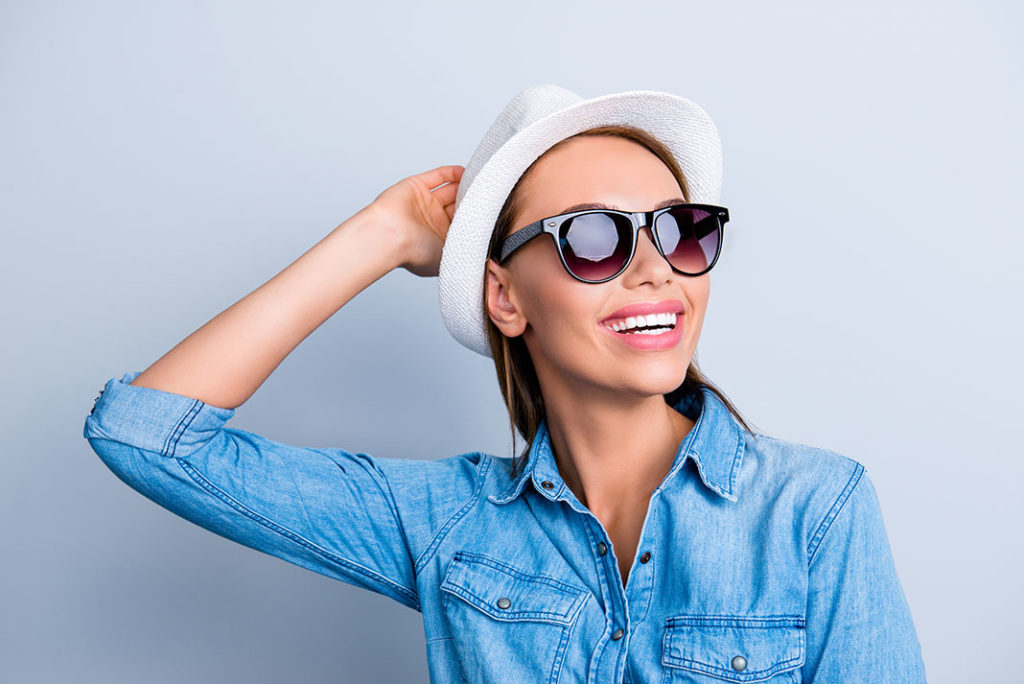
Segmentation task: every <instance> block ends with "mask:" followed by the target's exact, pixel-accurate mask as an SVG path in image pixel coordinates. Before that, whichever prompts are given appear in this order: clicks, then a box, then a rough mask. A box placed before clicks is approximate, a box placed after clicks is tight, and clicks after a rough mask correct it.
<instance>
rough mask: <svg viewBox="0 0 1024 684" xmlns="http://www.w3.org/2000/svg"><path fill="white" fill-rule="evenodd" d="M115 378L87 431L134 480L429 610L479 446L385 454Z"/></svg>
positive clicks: (300, 561)
mask: <svg viewBox="0 0 1024 684" xmlns="http://www.w3.org/2000/svg"><path fill="white" fill-rule="evenodd" d="M138 375H139V372H130V373H125V374H124V376H122V377H121V378H120V379H117V378H111V379H110V380H109V381H107V383H106V384H105V386H104V387H103V389H102V390H101V391H100V395H99V396H98V397H97V399H96V401H95V404H94V406H93V409H92V411H91V412H90V413H89V415H88V416H87V417H86V419H85V426H84V431H83V436H84V437H85V438H86V439H87V440H88V441H89V444H90V446H91V447H92V449H93V451H95V452H96V454H97V455H98V456H99V457H100V459H101V460H102V461H103V462H104V463H105V464H106V465H107V467H108V468H110V470H111V471H113V472H114V474H115V475H117V477H118V478H120V479H121V480H122V481H124V482H125V483H126V484H128V485H129V486H130V487H132V488H133V489H135V490H136V491H138V492H139V493H141V494H143V495H144V496H146V497H147V498H149V499H151V500H152V501H154V502H156V503H157V504H159V505H160V506H162V507H164V508H166V509H168V510H169V511H171V512H173V513H175V514H177V515H179V516H181V517H183V518H185V519H187V520H189V521H191V522H193V523H195V524H197V525H199V526H201V527H203V528H205V529H207V530H209V531H211V532H214V533H216V534H218V535H221V536H223V537H226V538H228V539H231V540H233V541H236V542H238V543H240V544H244V545H245V546H249V547H251V548H254V549H256V550H259V551H262V552H264V553H268V554H270V555H273V556H276V557H278V558H281V559H283V560H285V561H288V562H290V563H293V564H295V565H298V566H301V567H304V568H307V569H309V570H312V571H314V572H318V573H320V574H322V575H326V576H328V577H332V578H334V579H338V580H341V581H343V582H346V583H349V584H353V585H355V586H359V587H362V588H365V589H369V590H371V591H374V592H376V593H379V594H383V595H385V596H388V597H390V598H393V599H395V600H396V601H399V602H400V603H403V604H404V605H407V606H409V607H410V608H413V609H414V610H420V603H419V595H418V592H417V585H416V577H417V574H418V570H419V568H421V567H422V566H423V564H424V563H425V562H426V560H427V558H428V556H429V555H430V553H431V551H432V550H433V549H434V548H436V546H437V542H438V541H439V537H440V536H441V535H443V533H444V532H445V531H446V530H447V529H450V528H451V525H452V524H454V521H455V520H457V519H458V517H459V516H460V515H462V514H464V513H465V511H466V510H468V509H469V507H470V505H471V503H472V501H473V500H474V499H475V497H476V496H478V494H479V491H480V487H479V485H480V483H481V481H482V474H481V473H480V465H481V464H482V463H485V461H482V460H481V458H480V456H481V454H480V453H479V452H474V453H468V454H460V455H458V456H451V457H448V458H443V459H439V460H434V461H430V460H419V459H405V458H386V459H385V458H380V459H378V458H374V457H372V456H370V455H369V454H365V453H357V452H350V451H346V450H344V449H340V448H312V447H300V446H292V445H290V444H282V443H279V442H274V441H271V440H269V439H267V438H265V437H262V436H260V435H258V434H254V433H252V432H247V431H245V430H240V429H237V428H230V427H225V423H226V422H227V421H228V420H229V419H230V418H231V417H232V416H233V415H234V413H235V411H234V409H226V408H221V407H217V406H213V405H211V404H207V403H204V402H202V401H200V400H198V399H193V398H190V397H186V396H183V395H180V394H174V393H171V392H164V391H161V390H156V389H153V388H149V387H140V386H135V385H131V384H129V383H130V382H131V381H132V380H133V379H135V377H136V376H138Z"/></svg>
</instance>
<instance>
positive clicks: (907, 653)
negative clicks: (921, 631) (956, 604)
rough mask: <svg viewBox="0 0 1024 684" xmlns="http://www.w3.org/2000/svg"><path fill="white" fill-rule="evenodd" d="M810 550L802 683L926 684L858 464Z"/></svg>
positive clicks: (876, 509) (870, 488) (877, 510)
mask: <svg viewBox="0 0 1024 684" xmlns="http://www.w3.org/2000/svg"><path fill="white" fill-rule="evenodd" d="M808 551H809V562H810V566H809V586H808V603H807V620H806V648H807V657H806V660H805V664H804V668H803V681H805V682H818V683H821V684H824V683H831V682H900V683H901V684H917V683H918V682H925V681H926V680H925V670H924V662H923V660H922V657H921V646H920V643H919V642H918V638H917V633H916V631H915V629H914V623H913V620H912V618H911V614H910V607H909V605H908V603H907V600H906V597H905V596H904V593H903V588H902V586H901V584H900V580H899V577H898V576H897V573H896V567H895V564H894V563H893V558H892V551H891V548H890V545H889V539H888V535H887V534H886V531H885V525H884V523H883V520H882V511H881V507H880V505H879V502H878V496H877V494H876V492H875V488H874V485H873V484H872V482H871V479H870V478H869V477H868V475H867V472H866V471H865V469H864V467H863V466H862V465H860V464H859V463H858V464H856V467H855V468H854V470H853V473H852V474H850V476H849V478H848V479H847V480H846V484H845V487H844V488H843V490H842V492H841V493H840V495H839V497H838V498H837V499H836V500H835V502H834V503H833V504H832V506H831V508H830V509H829V511H828V512H827V514H826V515H825V517H824V519H823V520H822V521H821V523H820V525H819V526H818V527H817V533H816V534H815V536H814V539H813V540H812V543H811V546H810V547H809V549H808Z"/></svg>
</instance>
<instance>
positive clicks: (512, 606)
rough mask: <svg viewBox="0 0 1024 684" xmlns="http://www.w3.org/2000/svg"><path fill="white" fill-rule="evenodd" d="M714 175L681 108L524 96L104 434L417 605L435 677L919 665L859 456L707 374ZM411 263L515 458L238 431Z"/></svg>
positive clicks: (234, 519)
mask: <svg viewBox="0 0 1024 684" xmlns="http://www.w3.org/2000/svg"><path fill="white" fill-rule="evenodd" d="M720 185H721V149H720V145H719V141H718V134H717V131H716V129H715V127H714V125H713V123H712V122H711V120H710V118H709V117H708V116H707V114H706V113H705V112H704V111H703V110H702V109H701V108H699V107H698V106H697V105H695V104H694V103H692V102H690V101H689V100H686V99H685V98H682V97H679V96H676V95H671V94H669V93H661V92H657V91H644V90H637V91H626V92H622V93H614V94H611V95H605V96H601V97H597V98H593V99H589V100H584V99H582V98H580V97H579V96H578V95H575V94H574V93H571V92H570V91H567V90H565V89H564V88H560V87H558V86H554V85H547V86H538V87H534V88H528V89H526V90H525V91H523V92H521V93H519V94H518V95H517V96H516V97H515V98H514V99H513V100H512V101H511V102H510V103H509V104H508V105H507V106H506V108H505V110H504V111H503V112H502V113H501V115H500V116H499V117H498V119H497V120H496V121H495V122H494V124H493V125H492V126H491V128H490V130H489V131H488V132H487V134H486V135H485V136H484V139H483V140H482V141H481V143H480V145H479V146H478V147H477V149H476V151H475V152H474V154H473V156H472V158H471V159H470V161H469V163H468V165H467V167H466V168H465V169H463V168H462V167H460V166H440V167H437V168H434V169H431V170H429V171H426V172H423V173H420V174H416V175H414V176H410V177H408V178H405V179H403V180H402V181H400V182H398V183H396V184H394V185H392V186H391V187H389V188H387V189H385V190H384V191H383V192H382V193H381V194H380V195H378V197H377V198H376V199H375V200H374V201H373V202H372V203H371V204H370V205H369V206H367V207H364V208H363V209H362V210H360V211H359V212H358V213H356V214H355V215H354V216H352V217H351V218H350V219H348V220H347V221H345V222H343V223H342V224H341V225H339V226H338V227H336V228H335V229H334V230H333V231H332V232H331V233H330V234H329V235H327V236H326V237H325V238H323V239H322V240H321V241H320V242H318V243H317V244H316V245H314V246H313V247H312V248H311V249H310V250H308V251H307V252H306V253H305V254H303V255H302V256H300V257H299V258H298V259H297V260H296V261H295V262H293V263H292V264H290V265H289V266H288V267H287V268H285V269H284V270H282V271H281V272H280V273H278V274H277V275H276V276H274V277H273V278H272V279H270V280H269V281H267V282H266V283H264V284H263V285H261V286H260V287H259V288H257V289H256V290H254V291H253V292H251V293H250V294H248V295H247V296H246V297H244V298H243V299H241V300H239V301H238V302H236V303H235V304H233V305H232V306H231V307H229V308H228V309H226V310H225V311H223V312H221V313H220V314H218V315H217V316H216V317H215V318H213V319H212V320H210V321H209V322H207V323H206V324H205V325H204V326H203V327H201V328H200V329H199V330H196V331H195V332H193V333H192V334H191V335H189V336H188V337H186V338H185V339H184V340H182V341H181V342H180V343H179V344H178V345H177V346H175V347H174V348H173V349H171V350H170V351H169V352H167V353H166V354H165V355H164V356H162V357H161V358H159V359H158V360H157V361H156V362H154V363H153V364H152V365H151V366H150V367H149V368H147V369H146V370H145V372H142V373H139V372H127V373H124V374H123V375H122V376H121V377H120V378H111V379H109V380H108V381H107V383H106V385H105V386H104V387H103V389H102V390H101V392H100V396H99V397H97V400H96V402H95V405H94V406H93V409H92V411H91V412H90V414H89V415H88V416H87V417H86V419H85V426H84V436H85V437H86V438H87V439H88V440H89V444H90V445H91V447H92V448H93V450H94V451H95V452H96V453H97V454H98V455H99V456H100V458H101V459H102V460H103V462H104V463H105V464H106V465H107V466H108V467H109V468H110V469H111V470H112V471H113V472H114V473H115V474H116V475H117V476H118V477H119V478H121V480H123V481H124V482H125V483H127V484H128V485H129V486H131V487H133V488H134V489H136V490H137V491H139V492H140V493H142V494H143V495H145V496H146V497H148V498H150V499H152V500H153V501H155V502H156V503H158V504H160V505H161V506H163V507H165V508H167V509H168V510H171V511H173V512H175V513H177V514H178V515H180V516H181V517H183V518H185V519H188V520H190V521H192V522H194V523H195V524H197V525H201V526H203V527H204V528H206V529H209V530H211V531H213V532H216V533H217V534H220V535H222V536H223V537H225V538H227V539H231V540H234V541H236V542H238V543H241V544H245V545H246V546H249V547H252V548H254V549H257V550H259V551H262V552H264V553H268V554H272V555H274V556H276V557H279V558H282V559H284V560H287V561H288V562H291V563H294V564H295V565H298V566H301V567H304V568H307V569H309V570H312V571H314V572H318V573H321V574H323V575H326V576H329V577H332V578H335V579H338V580H340V581H342V582H346V583H349V584H352V585H355V586H360V587H363V588H365V589H369V590H370V591H373V592H376V593H379V594H381V595H383V596H387V597H388V598H391V599H393V600H395V601H398V602H400V603H402V604H403V605H406V606H408V607H410V608H412V609H414V610H417V611H420V612H421V613H422V615H423V624H424V631H425V635H426V644H427V655H428V665H429V668H430V676H431V680H432V681H435V682H507V681H512V682H537V681H543V682H585V681H601V682H605V681H614V682H622V681H626V682H634V683H639V682H649V683H651V684H654V683H660V684H668V683H669V682H679V683H682V682H707V683H708V684H710V683H711V682H722V681H727V682H768V683H769V684H780V683H782V682H818V683H819V684H820V683H824V682H830V683H831V682H900V683H901V684H907V683H910V684H913V683H916V682H923V681H925V677H924V664H923V662H922V660H921V653H920V646H919V643H918V640H917V635H916V631H915V629H914V624H913V621H912V619H911V616H910V610H909V607H908V605H907V602H906V600H905V598H904V594H903V590H902V587H901V585H900V581H899V578H898V576H897V573H896V568H895V566H894V564H893V560H892V554H891V550H890V548H889V543H888V538H887V536H886V532H885V526H884V524H883V521H882V517H881V509H880V505H879V502H878V499H877V496H876V493H875V489H874V487H873V485H872V483H871V480H870V478H869V477H868V475H867V473H866V471H865V469H864V466H863V465H862V464H860V463H859V462H857V461H855V460H853V459H851V458H848V457H845V456H843V455H841V454H839V453H836V452H834V451H830V450H828V449H825V448H818V447H811V446H806V445H803V444H799V443H795V442H787V441H784V440H780V439H777V438H774V437H771V436H768V435H764V434H757V433H755V432H754V431H753V430H752V429H751V428H750V427H749V426H748V425H747V423H746V421H744V420H743V419H742V417H741V416H740V415H739V413H738V412H737V410H736V409H735V407H734V406H733V405H732V403H731V402H730V401H729V400H728V399H727V398H726V397H725V395H724V394H723V393H722V392H721V391H719V390H718V389H717V388H715V387H714V386H713V385H712V383H711V382H710V381H709V380H708V379H707V378H706V377H705V376H704V375H703V374H702V373H701V372H700V370H699V369H698V368H697V365H696V360H695V354H696V348H697V343H698V340H699V338H700V332H701V327H702V324H703V320H704V315H705V312H706V310H707V306H708V300H709V293H710V273H711V271H712V268H713V267H714V265H715V264H716V263H717V261H718V260H719V256H720V254H721V251H722V234H723V231H724V228H725V224H726V222H727V221H728V219H729V213H728V209H727V208H726V207H722V206H719V205H718V204H717V202H718V200H719V191H720ZM399 267H401V268H404V269H406V270H408V271H409V272H410V273H414V274H416V275H419V276H425V277H429V276H439V293H440V304H441V315H442V318H443V320H444V322H445V325H446V326H447V328H448V330H449V331H450V332H451V333H452V335H453V337H455V339H456V340H457V341H459V342H460V343H461V344H463V345H464V346H466V347H467V348H469V349H471V350H473V351H475V352H477V353H479V354H482V355H484V356H490V357H492V358H493V360H494V364H495V368H496V371H497V375H498V381H499V387H500V389H501V392H502V395H503V397H504V399H505V402H506V405H507V407H508V413H509V418H510V422H511V424H512V427H513V437H514V436H515V430H518V431H519V432H520V433H521V434H522V435H523V436H524V437H525V438H526V440H527V442H528V443H529V446H528V448H526V449H524V451H523V453H521V454H516V453H513V454H512V456H511V457H507V456H498V455H492V454H488V453H484V452H480V451H474V452H467V453H462V454H457V455H453V456H449V457H446V458H442V459H439V460H424V459H421V458H417V457H416V454H411V455H410V457H408V458H377V457H374V456H371V455H370V454H365V453H361V452H354V451H349V450H346V449H344V448H341V447H331V448H312V447H300V446H293V445H289V444H284V443H281V442H275V441H272V440H269V439H267V438H265V437H263V436H261V435H258V434H255V433H253V432H248V431H245V430H240V429H237V428H232V427H228V426H227V425H226V423H227V422H228V421H229V420H230V419H231V417H232V416H233V415H234V412H235V408H236V407H237V406H239V405H240V404H242V403H244V402H245V401H246V400H247V399H248V398H249V397H250V396H251V395H252V393H253V392H255V390H256V389H257V388H258V387H260V386H261V385H262V384H263V382H264V381H265V380H266V378H267V377H268V376H269V375H270V373H271V372H273V370H274V369H275V368H276V367H277V366H278V365H279V364H280V363H281V361H282V360H283V359H284V357H285V356H287V354H288V353H290V351H291V350H292V349H293V348H294V347H295V346H296V345H297V344H299V342H301V341H302V340H303V339H305V338H306V337H307V336H308V335H309V334H310V333H311V332H312V331H313V330H315V329H316V328H317V327H318V326H319V325H320V324H321V323H322V322H323V321H324V320H326V319H327V318H328V317H330V316H331V315H332V314H333V313H335V312H336V311H337V310H338V309H339V308H341V307H342V306H344V305H345V304H346V303H347V302H348V301H349V300H351V299H352V298H353V297H354V296H355V295H356V294H358V293H359V292H361V291H362V290H363V289H365V288H366V287H367V286H368V285H369V284H371V283H372V282H374V281H375V280H377V279H379V278H380V277H382V276H383V275H385V274H386V273H388V272H389V271H391V270H393V269H395V268H399ZM382 429H388V428H387V426H383V425H382ZM513 452H515V447H514V444H513Z"/></svg>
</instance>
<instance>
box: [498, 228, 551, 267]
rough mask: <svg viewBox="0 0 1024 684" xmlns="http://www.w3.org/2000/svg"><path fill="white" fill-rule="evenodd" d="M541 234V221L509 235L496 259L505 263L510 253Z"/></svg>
mask: <svg viewBox="0 0 1024 684" xmlns="http://www.w3.org/2000/svg"><path fill="white" fill-rule="evenodd" d="M541 232H543V231H542V221H534V222H533V223H531V224H530V225H528V226H526V227H525V228H523V229H521V230H517V231H516V232H514V233H512V234H511V235H509V236H508V237H507V238H505V241H504V242H503V243H502V245H501V255H500V257H499V258H498V262H499V263H501V262H503V261H505V259H507V258H508V256H509V255H510V254H511V253H512V252H514V251H516V250H517V249H519V248H520V247H522V246H523V245H524V244H526V242H527V241H529V240H532V239H533V238H535V237H537V236H538V235H540V234H541Z"/></svg>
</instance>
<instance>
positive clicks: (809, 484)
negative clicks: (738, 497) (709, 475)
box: [743, 433, 874, 560]
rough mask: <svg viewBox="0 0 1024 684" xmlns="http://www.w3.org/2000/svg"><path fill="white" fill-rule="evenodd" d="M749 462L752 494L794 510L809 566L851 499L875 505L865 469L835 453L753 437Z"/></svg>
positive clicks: (746, 467) (748, 444) (748, 445)
mask: <svg viewBox="0 0 1024 684" xmlns="http://www.w3.org/2000/svg"><path fill="white" fill-rule="evenodd" d="M744 461H745V463H744V468H743V470H744V477H745V479H746V484H747V485H748V487H749V490H748V491H749V493H750V494H752V495H753V496H754V497H756V498H758V499H761V500H764V501H770V502H773V505H784V506H787V507H788V508H789V509H790V513H791V514H792V515H793V517H794V523H795V527H796V528H799V529H801V530H802V532H803V535H802V536H803V539H804V542H805V543H806V549H807V554H808V560H810V559H811V558H812V557H813V556H814V554H815V552H816V550H817V548H818V546H819V545H820V544H821V541H822V539H823V538H824V537H825V535H826V534H827V533H828V531H829V529H830V528H831V527H832V525H833V523H834V522H835V521H836V519H837V518H838V517H839V516H840V515H841V514H842V512H843V510H844V509H845V508H847V506H848V504H849V503H850V501H851V497H854V496H855V495H856V496H857V497H859V498H867V499H868V503H869V504H870V503H871V502H873V495H874V489H873V488H872V487H871V482H870V479H869V478H868V475H867V470H866V468H865V466H864V464H862V463H861V462H860V461H858V460H856V459H854V458H851V457H849V456H847V455H844V454H842V453H839V452H838V451H835V450H833V449H828V448H825V447H822V446H813V445H809V444H804V443H801V442H795V441H790V440H785V439H780V438H778V437H774V436H771V435H764V434H756V435H752V434H749V433H748V434H747V435H746V443H745V448H744ZM858 492H859V494H858Z"/></svg>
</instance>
